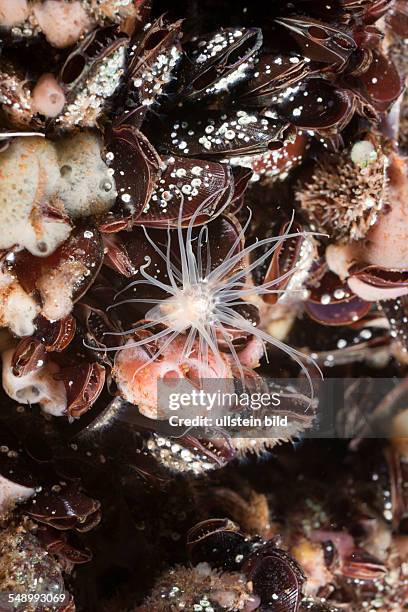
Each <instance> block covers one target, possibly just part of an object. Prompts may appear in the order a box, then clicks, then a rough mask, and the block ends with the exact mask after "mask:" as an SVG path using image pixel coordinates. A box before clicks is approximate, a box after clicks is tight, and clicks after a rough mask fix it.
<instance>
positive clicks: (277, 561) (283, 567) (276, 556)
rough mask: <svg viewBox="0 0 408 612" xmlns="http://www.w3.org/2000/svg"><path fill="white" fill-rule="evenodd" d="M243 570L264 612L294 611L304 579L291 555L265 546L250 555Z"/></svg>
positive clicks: (297, 604)
mask: <svg viewBox="0 0 408 612" xmlns="http://www.w3.org/2000/svg"><path fill="white" fill-rule="evenodd" d="M242 569H243V571H244V572H245V574H246V575H247V577H248V579H249V580H251V581H252V584H253V589H254V593H255V594H256V595H258V597H260V599H261V604H262V606H265V609H272V610H274V611H276V612H297V610H298V608H299V603H300V599H301V591H302V585H303V582H304V581H305V576H304V574H303V572H302V570H301V569H300V567H299V566H298V564H297V563H296V561H294V559H292V557H290V555H288V554H287V553H286V552H284V551H283V550H280V549H279V548H276V547H275V546H274V545H273V544H272V543H268V544H265V545H264V546H261V547H259V549H258V550H256V551H255V552H254V553H252V554H251V555H250V556H249V558H248V559H246V560H245V563H244V565H243V568H242Z"/></svg>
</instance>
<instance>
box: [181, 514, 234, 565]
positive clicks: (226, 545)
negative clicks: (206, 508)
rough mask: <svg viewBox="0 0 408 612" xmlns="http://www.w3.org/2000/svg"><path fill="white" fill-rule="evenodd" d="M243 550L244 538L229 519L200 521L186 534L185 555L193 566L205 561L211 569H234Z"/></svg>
mask: <svg viewBox="0 0 408 612" xmlns="http://www.w3.org/2000/svg"><path fill="white" fill-rule="evenodd" d="M245 548H246V541H245V536H244V535H243V534H242V533H241V532H240V531H239V526H238V525H236V524H235V523H233V522H232V521H230V520H229V519H209V520H206V521H202V522H201V523H198V524H197V525H195V526H194V527H192V528H191V529H190V531H189V532H188V534H187V553H188V556H189V558H190V560H191V562H192V564H193V565H197V564H198V563H200V562H204V561H205V562H206V563H209V564H210V566H211V567H216V568H221V567H222V568H223V569H233V568H235V569H236V568H237V567H239V565H240V561H242V558H243V555H242V552H243V551H244V550H245ZM237 558H238V559H239V560H237Z"/></svg>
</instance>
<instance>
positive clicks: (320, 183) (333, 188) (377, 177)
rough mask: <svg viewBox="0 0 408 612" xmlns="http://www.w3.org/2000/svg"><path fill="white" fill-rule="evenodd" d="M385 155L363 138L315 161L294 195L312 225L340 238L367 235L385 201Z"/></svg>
mask: <svg viewBox="0 0 408 612" xmlns="http://www.w3.org/2000/svg"><path fill="white" fill-rule="evenodd" d="M387 166H388V158H387V156H386V155H385V154H384V153H383V152H382V151H381V149H380V148H379V147H378V146H376V143H375V142H372V140H370V139H369V138H368V139H365V140H364V139H363V140H359V141H357V142H355V143H354V144H353V146H352V147H351V148H350V149H348V150H345V151H342V152H341V153H340V154H338V155H335V156H334V155H333V156H332V157H328V156H325V157H323V158H322V159H321V160H319V161H318V165H317V168H315V170H314V171H313V176H312V179H311V181H310V183H308V184H306V185H305V186H300V187H299V189H298V192H297V199H298V201H299V202H300V205H301V207H302V209H303V210H304V211H305V213H306V214H307V216H308V218H309V219H310V222H311V223H312V224H313V226H314V227H316V228H317V229H319V230H321V231H325V232H327V233H328V234H329V235H330V236H331V237H332V238H334V239H340V240H343V241H348V240H350V239H351V240H359V239H361V238H364V237H365V236H366V235H367V232H368V231H369V229H370V228H371V227H372V226H373V225H374V224H375V223H376V221H377V219H378V216H379V215H380V214H381V211H382V209H383V208H384V207H385V206H386V204H387V202H388V197H389V196H388V192H387V181H388V179H387Z"/></svg>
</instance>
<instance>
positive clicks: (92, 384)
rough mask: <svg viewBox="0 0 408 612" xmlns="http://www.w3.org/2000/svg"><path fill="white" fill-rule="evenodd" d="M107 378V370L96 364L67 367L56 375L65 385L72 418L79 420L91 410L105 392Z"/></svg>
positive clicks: (69, 413)
mask: <svg viewBox="0 0 408 612" xmlns="http://www.w3.org/2000/svg"><path fill="white" fill-rule="evenodd" d="M105 376H106V372H105V368H104V367H103V366H102V365H100V364H99V363H96V362H94V363H86V362H84V363H81V364H79V365H76V366H71V367H66V368H63V369H62V370H61V371H60V372H59V373H58V374H56V375H55V378H56V379H58V380H62V382H63V383H64V386H65V391H66V394H67V413H68V415H69V416H70V417H72V418H78V417H80V416H81V415H82V414H83V413H84V412H86V411H87V410H89V409H90V408H91V406H92V405H93V404H94V403H95V402H96V400H97V399H98V397H99V395H100V394H101V392H102V390H103V387H104V384H105Z"/></svg>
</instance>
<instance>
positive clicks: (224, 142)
mask: <svg viewBox="0 0 408 612" xmlns="http://www.w3.org/2000/svg"><path fill="white" fill-rule="evenodd" d="M288 126H289V123H288V122H286V121H282V120H281V119H272V118H270V117H265V116H263V115H260V114H259V113H256V112H247V111H245V110H236V111H228V112H225V113H223V112H221V111H207V112H206V113H205V114H204V113H203V115H198V116H196V115H188V114H184V115H183V116H180V117H179V118H170V120H169V123H168V125H166V126H163V127H164V133H163V138H162V146H164V147H165V148H166V149H168V150H169V151H170V152H171V153H173V154H174V155H186V156H191V157H194V156H205V157H207V156H211V157H226V158H229V157H236V156H241V155H254V154H256V153H263V152H265V151H268V150H270V149H278V148H280V147H281V146H283V143H284V141H285V139H286V136H287V130H288Z"/></svg>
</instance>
